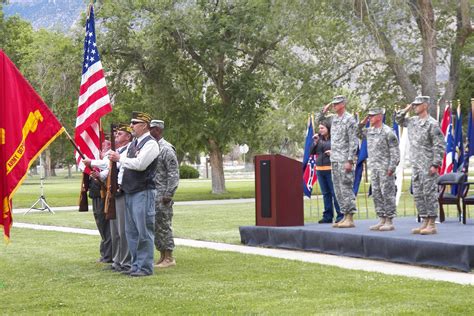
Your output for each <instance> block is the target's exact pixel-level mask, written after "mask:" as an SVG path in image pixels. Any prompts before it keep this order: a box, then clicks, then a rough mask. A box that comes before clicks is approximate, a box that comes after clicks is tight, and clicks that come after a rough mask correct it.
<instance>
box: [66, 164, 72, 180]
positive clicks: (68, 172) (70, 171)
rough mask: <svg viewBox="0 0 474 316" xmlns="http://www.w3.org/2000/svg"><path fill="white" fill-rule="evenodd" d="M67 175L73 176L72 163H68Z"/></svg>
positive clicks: (69, 177)
mask: <svg viewBox="0 0 474 316" xmlns="http://www.w3.org/2000/svg"><path fill="white" fill-rule="evenodd" d="M67 177H68V179H71V178H72V166H71V165H70V164H68V165H67Z"/></svg>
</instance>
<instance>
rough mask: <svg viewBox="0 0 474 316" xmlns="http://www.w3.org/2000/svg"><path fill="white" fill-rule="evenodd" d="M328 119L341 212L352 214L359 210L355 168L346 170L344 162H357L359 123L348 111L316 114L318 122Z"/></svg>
mask: <svg viewBox="0 0 474 316" xmlns="http://www.w3.org/2000/svg"><path fill="white" fill-rule="evenodd" d="M324 120H327V121H330V122H331V156H330V158H331V176H332V182H333V185H334V193H336V199H337V201H338V203H339V206H340V207H341V212H342V213H344V214H350V213H355V212H357V208H356V203H355V196H354V191H353V186H354V170H352V171H351V172H346V171H345V170H344V163H346V162H347V161H352V162H353V163H355V157H356V153H357V147H358V140H357V135H356V133H357V123H356V121H355V119H354V117H353V116H352V115H350V114H349V113H347V112H344V114H343V115H342V116H341V117H339V116H337V115H336V116H328V117H325V114H324V113H323V112H321V113H319V114H316V117H315V121H316V123H317V124H319V123H320V122H322V121H324Z"/></svg>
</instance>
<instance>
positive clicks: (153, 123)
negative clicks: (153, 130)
mask: <svg viewBox="0 0 474 316" xmlns="http://www.w3.org/2000/svg"><path fill="white" fill-rule="evenodd" d="M150 127H158V128H160V129H165V122H164V121H162V120H151V123H150Z"/></svg>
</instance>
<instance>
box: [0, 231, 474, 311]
mask: <svg viewBox="0 0 474 316" xmlns="http://www.w3.org/2000/svg"><path fill="white" fill-rule="evenodd" d="M98 242H99V238H98V237H97V236H85V235H77V234H67V233H59V232H46V231H34V230H29V229H15V237H14V239H13V241H12V243H11V244H10V245H9V246H0V253H1V255H0V266H1V267H2V269H1V273H0V296H1V297H2V309H1V313H2V314H6V315H32V314H33V315H37V314H38V315H46V314H48V315H49V314H52V315H71V314H88V315H95V314H105V315H117V314H118V315H124V314H133V315H142V314H144V315H156V314H163V315H188V314H201V315H202V314H206V315H207V314H217V315H222V314H231V313H232V314H270V315H273V314H277V315H310V314H324V315H340V314H342V315H367V314H378V315H386V314H388V315H396V314H406V315H421V314H428V315H472V314H473V313H474V306H473V305H472V304H471V302H470V300H469V297H471V298H472V297H474V287H472V286H462V285H456V284H452V283H448V282H432V281H425V280H418V279H413V278H406V277H397V276H388V275H383V274H379V273H368V272H361V271H349V270H344V269H340V268H336V267H328V266H323V265H318V264H312V263H303V262H297V261H291V260H281V259H275V258H266V257H261V256H252V255H243V254H237V253H230V252H218V251H212V250H206V249H194V248H188V247H179V248H178V249H177V251H176V257H177V260H178V261H177V262H178V266H177V267H175V268H171V269H168V270H166V271H159V272H157V273H156V274H155V275H153V276H151V277H147V278H138V279H135V278H130V277H128V276H124V275H119V274H116V273H114V272H109V271H104V270H103V265H101V264H98V263H95V259H96V258H97V252H98V249H97V248H98Z"/></svg>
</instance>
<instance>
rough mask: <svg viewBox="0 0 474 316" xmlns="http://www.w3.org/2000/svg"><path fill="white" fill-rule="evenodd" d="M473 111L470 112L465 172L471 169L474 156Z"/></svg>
mask: <svg viewBox="0 0 474 316" xmlns="http://www.w3.org/2000/svg"><path fill="white" fill-rule="evenodd" d="M472 119H473V118H472V109H471V110H470V111H469V118H468V122H467V123H468V124H467V146H466V151H465V155H464V172H466V173H467V171H468V169H469V158H470V157H471V156H472V155H474V126H473V125H474V124H473V122H472Z"/></svg>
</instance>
